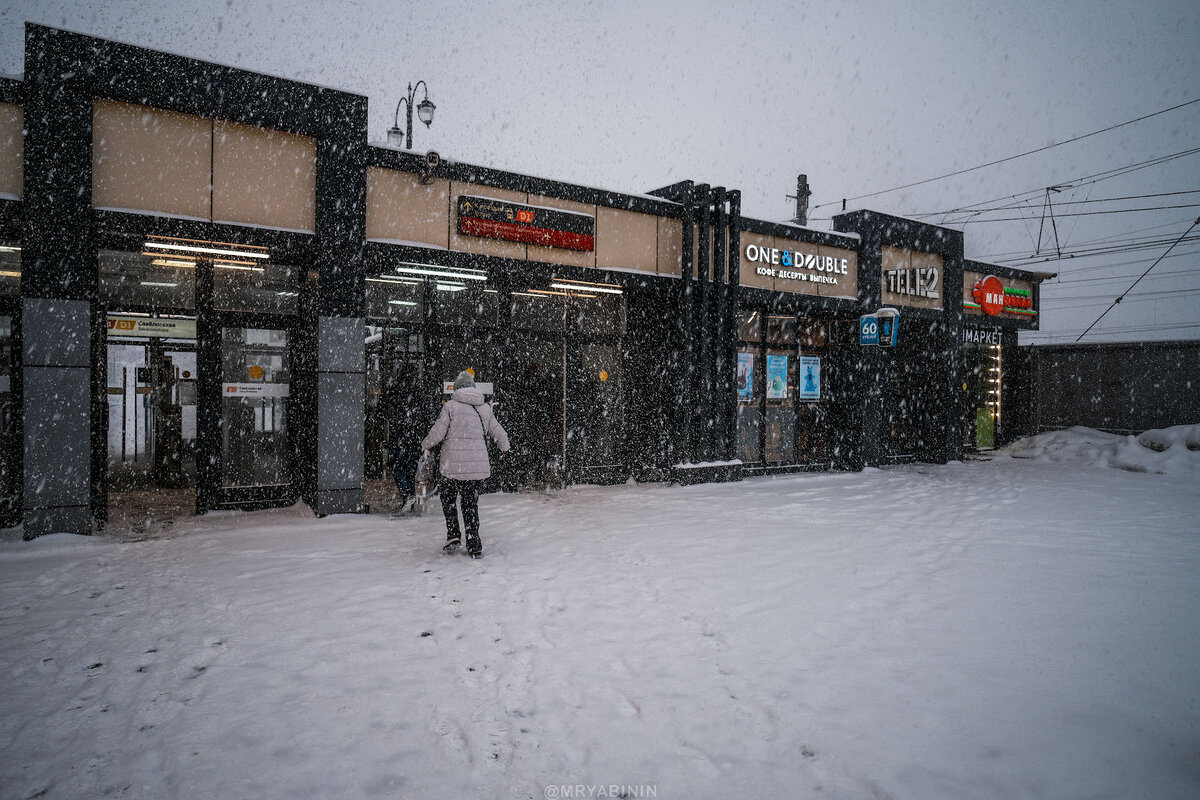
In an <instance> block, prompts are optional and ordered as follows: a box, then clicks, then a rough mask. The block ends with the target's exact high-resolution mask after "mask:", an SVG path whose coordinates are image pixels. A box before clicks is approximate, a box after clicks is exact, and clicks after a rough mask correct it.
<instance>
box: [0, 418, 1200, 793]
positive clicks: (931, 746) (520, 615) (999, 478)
mask: <svg viewBox="0 0 1200 800" xmlns="http://www.w3.org/2000/svg"><path fill="white" fill-rule="evenodd" d="M1197 433H1200V426H1198V427H1197V428H1188V429H1172V430H1171V431H1167V432H1162V433H1161V434H1159V435H1152V436H1149V437H1144V438H1145V440H1146V443H1147V444H1158V445H1161V444H1163V443H1164V442H1165V443H1166V444H1169V445H1170V446H1169V447H1166V448H1165V449H1164V450H1163V451H1162V452H1158V451H1156V450H1151V449H1150V448H1148V447H1144V446H1142V445H1138V444H1137V443H1136V441H1135V440H1131V439H1129V438H1122V437H1110V436H1107V435H1105V434H1099V433H1096V432H1095V431H1088V430H1085V429H1074V430H1072V431H1067V432H1062V433H1058V434H1047V435H1045V436H1043V437H1038V438H1037V439H1035V440H1026V441H1025V442H1022V443H1020V444H1019V445H1017V446H1015V447H1013V448H1012V449H1011V450H1010V451H1009V453H998V454H996V455H995V456H994V457H993V458H992V459H991V460H987V461H984V460H975V461H968V462H966V463H961V464H950V465H946V466H927V465H909V466H901V467H893V468H888V469H883V470H866V471H864V472H861V473H853V474H803V475H794V476H786V477H775V478H755V479H750V480H746V481H744V482H742V483H737V484H724V485H700V486H691V487H679V486H669V485H663V484H650V485H625V486H615V487H606V488H600V487H574V488H570V489H565V490H562V491H557V492H553V493H550V494H517V495H489V496H486V497H484V498H483V500H482V508H483V521H484V525H483V535H484V543H485V546H486V548H487V555H486V558H485V559H484V560H483V561H472V560H470V559H468V558H466V557H464V556H443V555H442V554H441V552H440V547H439V546H440V542H441V539H442V537H443V528H442V520H441V518H440V514H437V513H429V514H427V515H425V516H424V517H415V518H405V519H399V520H397V519H389V518H388V517H386V516H339V517H331V518H327V519H320V520H318V519H314V518H313V517H312V516H311V515H310V514H309V513H308V512H307V510H305V509H303V508H293V509H286V510H282V511H276V512H257V513H252V514H211V515H208V516H206V517H203V518H198V519H186V520H183V521H181V522H178V523H176V525H175V526H174V528H175V530H173V531H172V535H171V538H164V539H159V540H150V541H140V542H133V543H131V542H121V541H119V540H117V539H115V538H111V537H106V536H99V537H94V538H80V537H71V536H66V535H54V536H48V537H43V538H42V539H39V540H36V541H34V542H29V543H23V542H20V541H19V537H18V535H17V532H8V534H7V535H6V537H5V538H4V540H3V542H0V681H2V682H3V694H2V695H0V697H2V699H0V712H2V713H0V796H3V797H4V798H33V797H45V798H84V797H88V798H91V797H129V798H135V797H136V798H155V799H158V798H321V799H322V800H324V799H325V798H350V797H354V798H360V797H361V798H374V797H379V798H463V797H484V798H500V797H516V798H526V797H529V798H541V797H550V798H555V797H570V796H592V797H604V796H611V795H615V794H618V793H620V792H621V791H624V792H625V793H626V794H627V795H628V796H630V797H656V798H689V800H690V799H691V798H730V797H789V798H801V797H816V798H820V797H826V798H856V799H857V798H868V797H876V798H912V799H913V800H930V799H931V798H1064V799H1065V798H1093V797H1096V798H1099V797H1104V798H1156V799H1157V800H1167V799H1169V798H1194V797H1197V796H1200V491H1197V490H1198V489H1200V452H1197V451H1191V450H1188V447H1187V445H1188V442H1189V440H1191V441H1192V444H1193V446H1200V436H1197ZM1132 448H1138V450H1134V449H1132ZM1140 451H1145V452H1140ZM1018 456H1019V457H1018ZM1133 456H1136V458H1134V457H1133ZM1135 468H1136V469H1140V470H1143V471H1132V470H1133V469H1135ZM1160 472H1161V473H1162V474H1158V473H1160ZM180 528H184V530H183V531H182V532H181V531H180V530H179V529H180Z"/></svg>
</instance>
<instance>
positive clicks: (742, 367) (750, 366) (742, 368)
mask: <svg viewBox="0 0 1200 800" xmlns="http://www.w3.org/2000/svg"><path fill="white" fill-rule="evenodd" d="M737 397H738V400H753V399H754V353H738V365H737Z"/></svg>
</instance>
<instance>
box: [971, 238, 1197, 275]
mask: <svg viewBox="0 0 1200 800" xmlns="http://www.w3.org/2000/svg"><path fill="white" fill-rule="evenodd" d="M1183 241H1184V242H1185V243H1187V244H1191V243H1192V242H1200V236H1189V237H1187V238H1185V239H1184V240H1183ZM1170 243H1171V240H1170V239H1155V240H1150V241H1144V242H1129V243H1124V244H1122V243H1114V244H1112V245H1109V246H1107V247H1091V248H1078V249H1076V250H1065V251H1063V252H1061V253H1046V254H1042V255H1032V256H1014V257H1011V258H993V259H989V263H995V264H1000V265H1002V266H1006V267H1020V266H1031V265H1034V264H1047V263H1050V262H1052V261H1076V260H1083V259H1089V258H1100V257H1102V256H1118V255H1123V254H1127V253H1136V252H1139V251H1141V250H1155V249H1157V248H1159V247H1162V246H1163V245H1168V244H1170ZM1124 263H1138V262H1136V261H1134V262H1124ZM1102 267H1103V265H1101V266H1100V267H1078V268H1077V269H1079V270H1086V269H1096V268H1102Z"/></svg>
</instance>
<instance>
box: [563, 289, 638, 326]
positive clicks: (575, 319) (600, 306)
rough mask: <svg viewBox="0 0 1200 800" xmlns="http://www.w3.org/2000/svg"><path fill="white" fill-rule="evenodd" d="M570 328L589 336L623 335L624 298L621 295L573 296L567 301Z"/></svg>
mask: <svg viewBox="0 0 1200 800" xmlns="http://www.w3.org/2000/svg"><path fill="white" fill-rule="evenodd" d="M567 313H568V314H569V315H570V320H571V328H572V329H573V330H577V331H583V332H585V333H587V334H588V335H590V336H620V335H622V334H624V333H625V296H624V295H621V294H595V295H590V296H589V295H586V294H575V295H572V296H571V297H570V298H568V300H567Z"/></svg>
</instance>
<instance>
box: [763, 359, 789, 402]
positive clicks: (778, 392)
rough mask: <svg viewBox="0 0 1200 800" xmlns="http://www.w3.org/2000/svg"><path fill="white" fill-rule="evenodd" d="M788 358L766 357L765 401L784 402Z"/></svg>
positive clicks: (785, 397)
mask: <svg viewBox="0 0 1200 800" xmlns="http://www.w3.org/2000/svg"><path fill="white" fill-rule="evenodd" d="M787 385H788V357H787V356H767V399H768V400H786V399H787Z"/></svg>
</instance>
